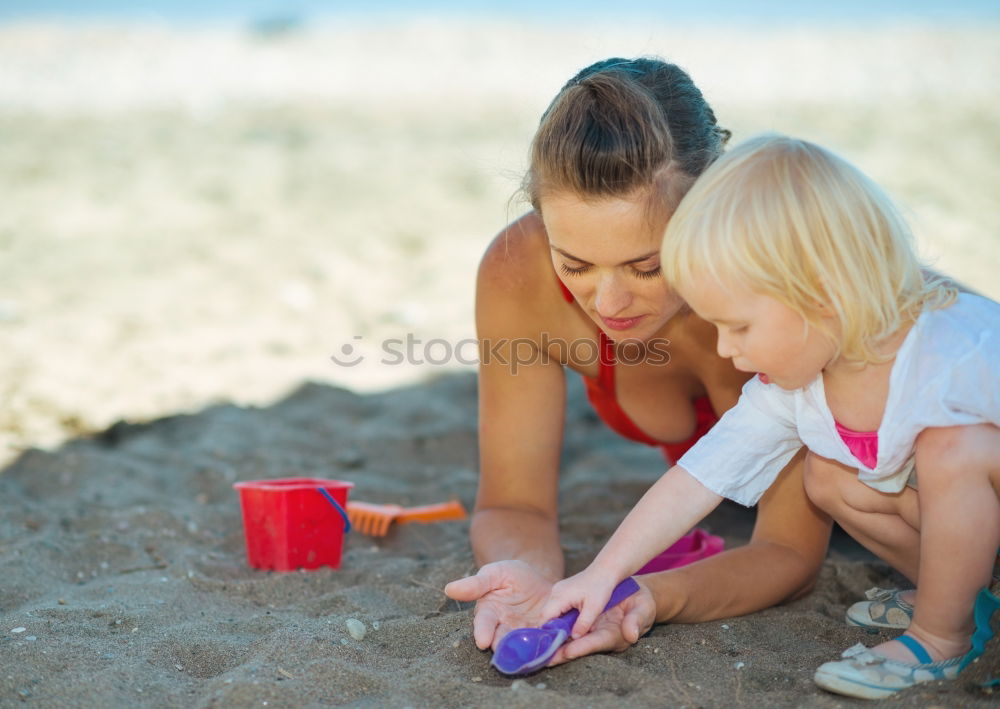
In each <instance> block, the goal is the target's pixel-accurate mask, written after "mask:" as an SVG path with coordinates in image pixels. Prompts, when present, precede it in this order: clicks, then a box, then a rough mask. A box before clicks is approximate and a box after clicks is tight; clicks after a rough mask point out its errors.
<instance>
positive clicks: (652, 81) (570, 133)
mask: <svg viewBox="0 0 1000 709" xmlns="http://www.w3.org/2000/svg"><path fill="white" fill-rule="evenodd" d="M729 135H730V133H729V131H727V130H725V129H723V128H720V127H719V126H718V125H717V124H716V120H715V114H714V113H713V112H712V109H711V107H710V106H709V105H708V103H707V102H706V101H705V98H704V97H703V96H702V94H701V91H699V90H698V87H696V86H695V85H694V82H693V81H691V77H689V76H688V75H687V73H685V72H684V70H683V69H681V68H680V67H677V66H675V65H673V64H668V63H666V62H664V61H661V60H659V59H650V58H641V59H620V58H612V59H605V60H604V61H601V62H597V63H596V64H592V65H590V66H588V67H587V68H586V69H583V70H582V71H581V72H580V73H578V74H577V75H576V76H574V77H573V78H572V79H570V80H569V82H568V83H567V84H566V85H565V86H564V87H563V88H562V89H561V90H560V91H559V94H558V95H557V96H556V97H555V99H553V101H552V103H551V104H550V105H549V107H548V109H547V110H546V111H545V113H544V114H543V115H542V120H541V124H540V125H539V127H538V131H537V132H536V133H535V137H534V140H533V141H532V144H531V158H530V166H529V168H528V172H527V174H526V175H525V177H524V181H523V184H522V188H523V190H524V192H525V193H526V195H527V197H528V199H529V200H530V201H531V204H532V206H533V207H534V208H535V209H536V210H538V211H540V210H541V198H542V196H543V195H545V194H551V193H552V192H558V191H566V192H571V193H573V194H577V195H580V196H582V197H584V198H595V199H599V198H606V197H626V196H628V195H632V194H634V193H635V192H636V191H638V190H650V191H652V193H653V194H655V195H657V196H658V197H659V198H660V199H661V200H662V201H663V202H665V203H666V204H665V206H667V207H668V208H669V209H670V210H671V211H672V210H673V209H674V208H675V207H676V206H677V204H678V203H679V202H680V199H681V197H683V196H684V193H685V192H687V190H688V188H689V187H690V186H691V184H692V183H693V182H694V179H695V178H696V177H697V176H698V175H700V174H701V173H702V172H703V171H704V170H705V168H707V167H708V166H709V165H710V164H711V163H712V161H713V160H715V158H717V157H718V156H719V155H720V154H721V153H722V149H723V145H724V144H725V142H726V140H728V138H729Z"/></svg>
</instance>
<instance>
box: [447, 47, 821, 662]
mask: <svg viewBox="0 0 1000 709" xmlns="http://www.w3.org/2000/svg"><path fill="white" fill-rule="evenodd" d="M726 138H728V132H727V131H725V130H722V129H720V128H719V127H718V126H717V125H716V121H715V116H714V114H713V113H712V109H711V108H710V107H709V106H708V104H707V103H706V102H705V100H704V98H703V97H702V95H701V92H700V91H699V90H698V89H697V88H696V87H695V86H694V84H693V83H692V81H691V79H690V77H688V76H687V74H686V73H684V71H682V70H681V69H680V68H678V67H676V66H673V65H671V64H667V63H665V62H662V61H658V60H654V59H637V60H625V59H617V58H615V59H608V60H605V61H602V62H599V63H597V64H594V65H592V66H590V67H587V68H586V69H584V70H583V71H581V72H580V73H579V74H578V75H577V76H575V77H574V78H573V79H571V80H570V81H569V83H567V84H566V86H564V87H563V89H562V90H561V91H560V92H559V94H558V95H557V96H556V98H555V99H554V101H553V102H552V104H551V105H550V106H549V108H548V110H547V111H546V113H545V114H544V116H543V117H542V121H541V124H540V126H539V129H538V132H537V133H536V135H535V138H534V141H533V143H532V150H531V164H530V167H529V171H528V174H527V176H526V179H525V185H524V187H525V191H526V193H527V195H528V197H529V199H530V200H531V204H532V206H533V207H534V210H533V211H532V212H530V213H528V214H527V215H525V216H524V217H522V218H520V219H519V220H517V221H516V222H514V223H513V224H511V225H509V226H508V227H507V228H506V229H504V231H503V232H501V233H500V234H499V235H498V236H497V238H496V239H495V240H494V241H493V243H492V244H491V245H490V247H489V248H488V250H487V252H486V254H485V256H484V258H483V260H482V263H481V265H480V269H479V275H478V283H477V299H476V322H477V329H478V334H479V338H480V341H481V343H482V357H481V366H480V373H479V397H480V398H479V407H480V408H479V422H480V423H479V426H480V431H479V436H480V438H479V444H480V484H479V491H478V496H477V500H476V508H475V513H474V515H473V519H472V526H471V541H472V546H473V551H474V554H475V557H476V560H477V562H478V563H479V564H481V565H482V567H481V569H480V571H479V573H478V574H476V575H475V576H472V577H469V578H466V579H462V580H459V581H454V582H452V583H451V584H449V585H448V587H447V588H446V592H447V593H448V595H450V596H451V597H453V598H456V599H459V600H475V601H476V602H477V603H476V610H475V617H474V622H473V625H474V635H475V639H476V643H477V645H478V646H479V647H480V648H486V647H491V646H493V647H495V645H496V643H497V642H498V641H499V639H500V638H502V637H503V635H504V634H505V633H506V632H507V631H508V630H509V629H511V628H514V627H521V626H528V625H537V624H538V623H540V622H541V621H542V620H544V619H543V618H540V617H539V611H540V609H541V605H542V603H543V602H544V600H545V598H546V597H547V595H548V592H549V589H550V588H551V586H552V584H553V583H554V582H555V581H558V580H559V579H561V578H562V577H563V572H564V561H563V555H562V550H561V548H560V545H559V532H558V513H557V489H558V480H559V453H560V450H561V447H562V436H563V422H564V418H565V406H566V391H565V380H564V374H563V368H566V367H568V368H570V369H572V370H574V371H576V372H578V373H579V374H580V375H582V376H583V378H584V381H585V383H586V385H587V390H588V396H589V398H590V400H591V403H592V404H593V405H594V406H595V408H596V409H597V412H598V414H599V415H600V416H601V417H602V418H603V419H604V420H605V422H606V423H608V424H609V425H610V426H611V427H612V428H613V429H614V430H616V431H617V432H619V433H621V434H622V435H624V436H626V437H628V438H631V439H634V440H637V441H640V442H643V443H646V444H649V445H657V446H660V447H661V448H662V449H663V452H664V454H665V457H666V458H668V459H669V460H670V461H671V462H673V461H674V460H676V459H677V458H678V457H679V455H680V454H681V453H683V452H684V450H686V448H687V447H689V446H690V445H691V444H693V442H694V440H697V438H698V437H699V436H700V435H701V434H703V433H704V432H705V431H706V430H707V429H708V428H709V427H710V425H711V423H712V422H713V421H714V420H715V419H716V417H718V416H721V415H722V414H723V413H724V412H725V411H726V410H728V409H729V408H731V407H732V406H733V405H734V404H735V403H736V400H737V399H738V398H739V394H740V390H741V388H742V386H743V383H744V382H745V381H746V379H747V377H748V375H747V374H745V373H740V372H738V371H736V370H735V369H734V368H733V366H732V364H731V363H729V362H728V361H727V360H724V359H722V358H720V357H719V356H718V354H717V353H716V351H715V333H714V327H713V326H711V325H709V324H708V323H706V322H705V321H703V320H701V319H699V318H698V317H697V316H695V315H694V314H693V313H691V312H690V311H689V310H687V309H686V308H685V307H684V304H683V303H682V301H681V300H680V298H679V297H678V296H677V295H676V294H675V293H673V292H672V291H671V290H670V288H669V286H668V285H667V284H666V283H665V282H664V280H663V279H662V278H661V276H660V266H659V251H660V241H661V237H662V234H663V231H664V228H665V226H666V223H667V220H668V219H669V217H670V214H671V213H672V212H673V210H674V208H675V207H676V206H677V204H678V203H679V202H680V199H681V197H682V196H683V195H684V193H685V192H686V191H687V189H688V188H689V187H690V185H691V184H692V183H693V182H694V179H695V178H696V177H697V176H698V175H699V174H700V173H701V172H702V171H703V170H704V169H705V168H706V167H707V166H708V165H709V164H710V163H711V162H712V161H713V160H714V159H715V158H716V157H717V156H718V155H719V154H720V153H721V152H722V148H723V144H724V142H725V140H726ZM594 353H600V357H594V356H593V355H594ZM665 355H666V356H665ZM626 361H627V363H628V366H624V363H625V362H626ZM514 362H516V363H517V366H516V369H515V367H513V366H512V363H514ZM616 365H617V366H616ZM829 532H830V521H829V518H828V517H827V516H826V515H824V514H823V513H822V512H820V511H819V510H818V509H816V508H815V507H813V506H812V505H811V504H810V503H809V501H808V500H807V498H806V495H805V492H804V489H803V484H802V461H801V457H796V458H795V459H794V460H793V461H792V463H791V464H789V466H788V467H787V468H786V469H785V470H784V471H783V472H782V474H781V476H780V477H779V480H778V482H777V483H775V485H774V486H772V487H771V489H770V490H769V492H768V493H767V494H766V495H765V496H764V498H763V499H762V500H761V501H760V504H759V507H758V513H757V520H756V524H755V527H754V532H753V535H752V538H751V540H750V542H749V544H747V545H746V546H744V547H740V548H736V549H732V550H729V551H726V552H724V553H722V554H718V555H716V556H713V557H710V558H707V559H704V560H702V561H700V562H697V563H695V564H692V565H690V566H686V567H683V568H679V569H675V570H671V571H665V572H661V573H655V574H650V575H645V576H642V577H640V585H641V590H640V592H639V593H637V594H636V595H634V596H632V597H631V598H629V599H628V600H626V601H625V602H624V603H622V604H621V605H620V606H618V607H617V608H616V609H614V610H613V611H609V612H608V613H605V614H604V615H603V616H602V617H601V619H600V621H599V623H598V624H597V625H595V629H594V630H593V631H592V632H591V633H589V634H588V635H586V636H584V637H581V638H578V639H577V640H574V641H573V642H571V643H569V644H567V645H565V646H564V647H563V648H562V649H561V650H560V652H559V653H558V654H557V655H556V656H555V658H554V659H553V663H558V662H563V661H566V660H567V659H571V658H573V657H578V656H580V655H584V654H588V653H591V652H597V651H603V650H621V649H624V648H626V647H628V645H630V644H632V643H634V642H636V641H637V640H638V638H639V636H640V635H641V634H643V633H644V632H646V631H647V630H648V629H649V628H650V627H651V625H652V624H653V623H654V622H664V621H673V622H697V621H705V620H710V619H714V618H720V617H728V616H733V615H740V614H743V613H749V612H752V611H755V610H759V609H761V608H765V607H768V606H771V605H773V604H776V603H780V602H782V601H785V600H789V599H791V598H795V597H797V596H800V595H803V594H805V593H807V592H808V591H809V590H810V589H811V588H812V586H813V584H814V582H815V578H816V574H817V572H818V570H819V567H820V564H821V563H822V560H823V557H824V556H825V553H826V546H827V542H828V539H829Z"/></svg>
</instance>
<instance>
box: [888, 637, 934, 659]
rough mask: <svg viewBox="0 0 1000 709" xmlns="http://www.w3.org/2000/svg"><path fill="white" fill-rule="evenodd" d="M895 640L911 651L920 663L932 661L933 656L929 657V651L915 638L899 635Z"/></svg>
mask: <svg viewBox="0 0 1000 709" xmlns="http://www.w3.org/2000/svg"><path fill="white" fill-rule="evenodd" d="M896 640H898V641H899V642H901V643H902V644H903V645H905V646H906V649H907V650H909V651H910V652H912V653H913V656H914V657H915V658H917V662H919V663H920V664H921V665H929V664H932V663H933V662H934V658H932V657H931V655H930V653H929V652H927V650H925V649H924V646H923V645H921V644H920V643H919V642H918V641H917V640H916V639H915V638H912V637H910V636H909V635H900V636H899V637H898V638H896Z"/></svg>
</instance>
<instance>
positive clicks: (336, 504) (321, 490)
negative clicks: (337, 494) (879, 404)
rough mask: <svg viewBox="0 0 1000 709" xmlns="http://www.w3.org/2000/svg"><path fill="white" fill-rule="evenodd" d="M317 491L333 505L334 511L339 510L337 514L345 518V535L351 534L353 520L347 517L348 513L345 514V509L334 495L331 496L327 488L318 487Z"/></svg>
mask: <svg viewBox="0 0 1000 709" xmlns="http://www.w3.org/2000/svg"><path fill="white" fill-rule="evenodd" d="M316 490H317V491H319V493H320V494H321V495H323V497H325V498H326V499H327V501H328V502H329V503H330V504H331V505H333V507H334V509H335V510H337V512H339V513H340V516H341V517H343V518H344V534H347V533H348V532H350V531H351V520H350V518H349V517H348V516H347V513H346V512H344V508H343V507H341V506H340V503H339V502H337V501H336V500H335V499H333V495H331V494H330V493H329V492H327V491H326V488H322V487H318V488H316Z"/></svg>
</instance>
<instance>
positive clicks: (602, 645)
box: [549, 576, 656, 666]
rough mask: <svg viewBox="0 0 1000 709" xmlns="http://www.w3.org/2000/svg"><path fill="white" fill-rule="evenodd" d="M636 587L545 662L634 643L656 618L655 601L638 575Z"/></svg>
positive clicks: (618, 649)
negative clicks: (584, 633)
mask: <svg viewBox="0 0 1000 709" xmlns="http://www.w3.org/2000/svg"><path fill="white" fill-rule="evenodd" d="M635 580H636V581H637V582H638V584H639V590H638V591H636V592H635V593H633V594H632V595H631V596H629V597H628V598H626V599H625V600H624V601H622V602H621V603H619V604H618V605H617V606H615V607H614V608H610V609H608V610H607V611H605V612H604V613H602V614H601V615H599V616H598V617H597V621H595V623H594V626H593V627H592V628H591V629H590V632H589V633H587V634H586V635H584V636H582V637H580V638H577V639H576V640H572V641H570V642H568V643H566V644H565V645H563V646H562V647H561V648H559V650H558V651H557V652H556V654H555V655H553V656H552V660H551V661H549V665H550V666H551V665H559V664H562V663H563V662H568V661H569V660H575V659H576V658H578V657H583V656H584V655H592V654H594V653H598V652H621V651H623V650H627V649H628V648H629V647H631V646H632V645H635V643H637V642H638V641H639V638H641V637H642V636H643V635H645V634H646V633H648V632H649V629H650V628H652V627H653V623H654V622H655V621H656V601H655V600H654V599H653V594H652V593H651V592H650V590H649V587H647V586H646V584H645V583H643V581H642V577H641V576H637V577H635Z"/></svg>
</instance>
